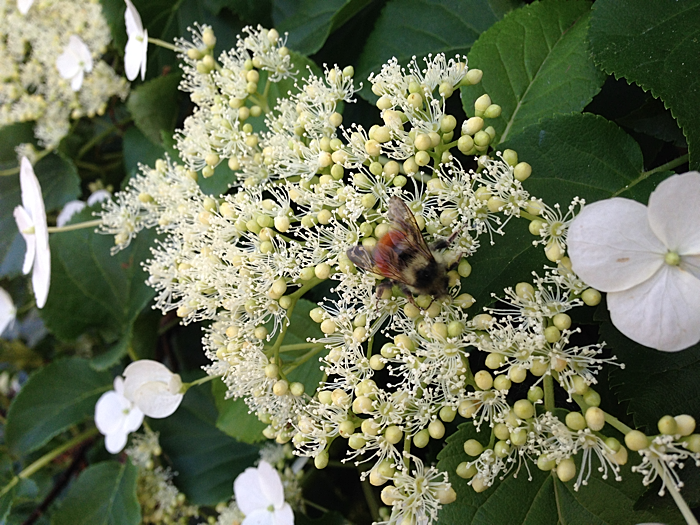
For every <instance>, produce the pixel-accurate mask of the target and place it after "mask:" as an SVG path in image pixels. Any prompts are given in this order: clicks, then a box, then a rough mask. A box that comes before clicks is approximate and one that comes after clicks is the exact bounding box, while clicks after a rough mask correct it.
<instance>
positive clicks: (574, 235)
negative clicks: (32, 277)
mask: <svg viewBox="0 0 700 525" xmlns="http://www.w3.org/2000/svg"><path fill="white" fill-rule="evenodd" d="M698 198H700V173H698V172H695V171H693V172H689V173H685V174H683V175H674V176H672V177H669V178H668V179H666V180H665V181H663V182H662V183H661V184H659V186H658V187H657V188H656V190H654V192H653V193H652V194H651V196H650V197H649V206H648V207H647V206H644V205H643V204H640V203H638V202H636V201H633V200H629V199H623V198H614V199H608V200H604V201H599V202H596V203H593V204H591V205H589V206H586V207H585V208H584V209H583V211H582V212H581V213H580V214H579V215H578V216H577V217H576V219H575V220H574V221H573V223H572V224H571V227H570V228H569V240H568V242H569V255H570V257H571V263H572V265H573V270H574V271H575V272H576V273H577V274H578V275H579V276H580V277H581V279H583V280H584V281H585V282H586V283H587V284H589V285H590V286H593V287H594V288H597V289H599V290H601V291H604V292H608V309H609V310H610V317H611V319H612V322H613V324H614V325H615V326H616V327H617V328H618V329H619V330H620V331H621V332H622V333H623V334H625V335H626V336H627V337H629V338H630V339H632V340H633V341H636V342H638V343H641V344H643V345H646V346H650V347H652V348H656V349H657V350H663V351H665V352H675V351H678V350H682V349H684V348H687V347H689V346H691V345H693V344H695V343H697V342H698V341H700V228H698V226H699V225H700V208H699V207H698V205H697V202H698Z"/></svg>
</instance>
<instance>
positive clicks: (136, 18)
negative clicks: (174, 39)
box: [124, 0, 148, 80]
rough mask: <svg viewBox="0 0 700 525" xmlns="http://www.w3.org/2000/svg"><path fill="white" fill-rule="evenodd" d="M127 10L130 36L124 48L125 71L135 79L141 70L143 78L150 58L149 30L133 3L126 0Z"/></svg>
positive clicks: (129, 76)
mask: <svg viewBox="0 0 700 525" xmlns="http://www.w3.org/2000/svg"><path fill="white" fill-rule="evenodd" d="M125 2H126V11H125V13H124V21H125V22H126V34H127V36H128V37H129V39H128V41H127V42H126V48H125V49H124V71H125V73H126V78H128V79H129V80H134V79H135V78H136V77H137V76H138V74H139V71H140V72H141V80H144V79H145V78H146V60H147V58H148V30H146V29H144V27H143V23H142V22H141V15H139V12H138V11H137V10H136V8H135V7H134V4H133V3H131V0H125Z"/></svg>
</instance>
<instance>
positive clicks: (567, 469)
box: [555, 458, 576, 483]
mask: <svg viewBox="0 0 700 525" xmlns="http://www.w3.org/2000/svg"><path fill="white" fill-rule="evenodd" d="M555 472H556V473H557V477H558V478H559V479H560V480H561V481H563V482H564V483H566V482H567V481H571V480H572V479H574V476H575V475H576V463H574V460H573V459H571V458H565V459H562V460H561V461H560V462H559V464H558V465H557V467H556V469H555Z"/></svg>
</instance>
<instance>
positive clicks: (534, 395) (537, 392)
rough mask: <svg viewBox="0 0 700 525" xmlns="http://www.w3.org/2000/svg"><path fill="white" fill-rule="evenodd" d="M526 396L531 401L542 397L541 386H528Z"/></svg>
mask: <svg viewBox="0 0 700 525" xmlns="http://www.w3.org/2000/svg"><path fill="white" fill-rule="evenodd" d="M527 398H528V399H529V400H530V401H531V402H533V403H535V402H537V401H539V400H540V399H542V398H544V391H543V390H542V387H539V386H532V387H530V389H529V390H528V391H527Z"/></svg>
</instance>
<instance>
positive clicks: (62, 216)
mask: <svg viewBox="0 0 700 525" xmlns="http://www.w3.org/2000/svg"><path fill="white" fill-rule="evenodd" d="M83 209H85V202H83V201H78V200H76V201H69V202H66V203H65V204H64V205H63V209H62V210H61V213H59V214H58V217H56V226H58V227H59V228H62V227H63V226H65V225H66V224H68V222H69V221H70V220H71V219H72V218H73V215H75V214H76V213H80V212H81V211H83Z"/></svg>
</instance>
